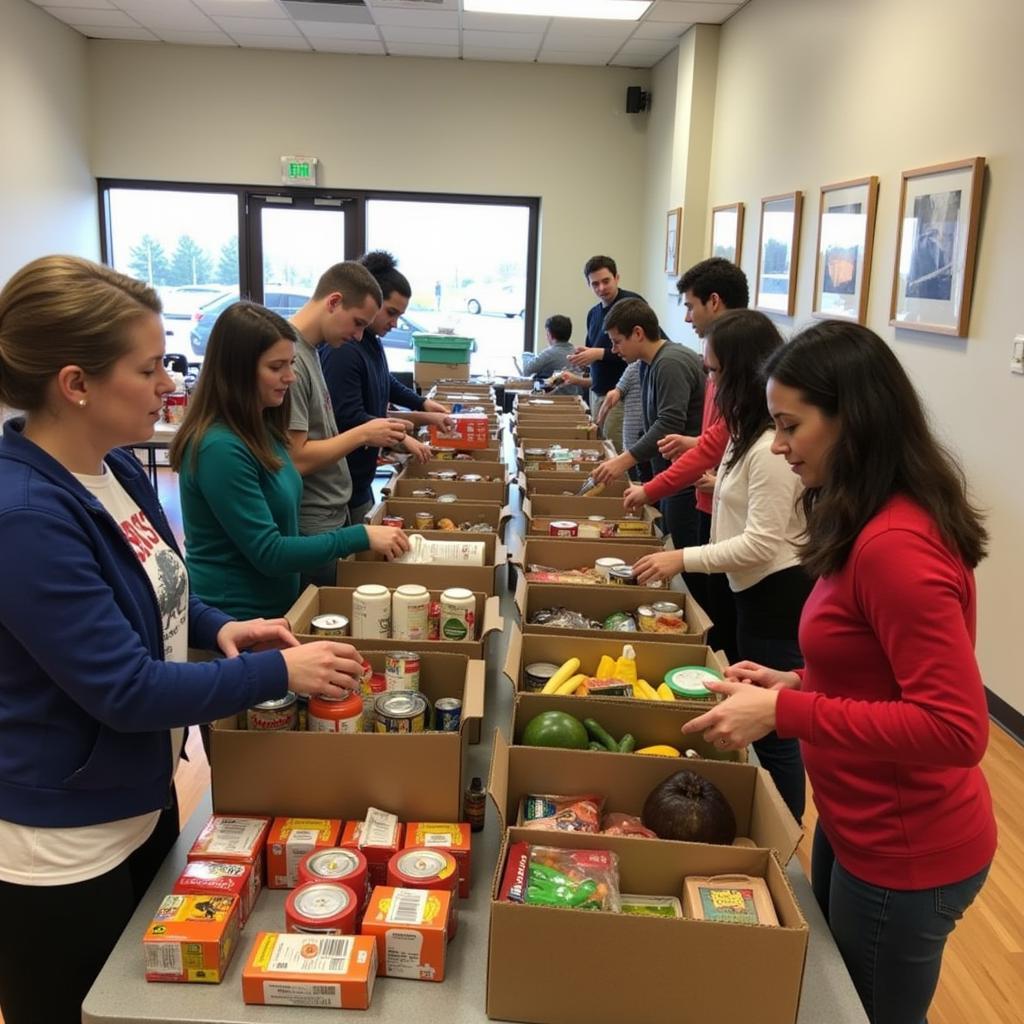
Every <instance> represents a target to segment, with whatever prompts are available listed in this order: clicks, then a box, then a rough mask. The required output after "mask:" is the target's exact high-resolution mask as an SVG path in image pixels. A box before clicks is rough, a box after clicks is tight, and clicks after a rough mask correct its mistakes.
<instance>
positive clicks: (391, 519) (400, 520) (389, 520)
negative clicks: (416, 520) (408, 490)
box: [381, 516, 405, 530]
mask: <svg viewBox="0 0 1024 1024" xmlns="http://www.w3.org/2000/svg"><path fill="white" fill-rule="evenodd" d="M381 525H382V526H397V527H398V528H399V529H400V530H401V529H403V528H404V527H405V516H385V517H384V518H383V519H382V520H381Z"/></svg>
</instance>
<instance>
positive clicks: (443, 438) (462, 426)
mask: <svg viewBox="0 0 1024 1024" xmlns="http://www.w3.org/2000/svg"><path fill="white" fill-rule="evenodd" d="M451 418H452V420H453V421H454V426H453V427H452V429H451V430H442V429H441V427H439V426H437V425H436V424H431V426H430V445H431V447H432V448H467V449H468V448H486V447H487V445H488V443H489V441H490V439H491V434H490V427H489V425H488V422H487V417H486V416H481V415H479V414H478V413H461V412H456V413H452V417H451Z"/></svg>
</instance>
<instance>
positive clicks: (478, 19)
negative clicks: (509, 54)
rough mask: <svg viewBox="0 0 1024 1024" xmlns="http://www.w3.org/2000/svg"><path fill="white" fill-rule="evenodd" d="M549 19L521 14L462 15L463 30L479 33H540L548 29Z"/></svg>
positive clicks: (468, 13)
mask: <svg viewBox="0 0 1024 1024" xmlns="http://www.w3.org/2000/svg"><path fill="white" fill-rule="evenodd" d="M550 21H551V19H550V18H537V17H530V16H529V15H521V14H477V13H475V12H474V13H470V12H466V13H465V14H463V15H462V27H463V29H467V28H468V29H475V30H479V31H481V32H529V33H533V32H540V33H543V32H544V30H545V29H546V28H547V27H548V22H550Z"/></svg>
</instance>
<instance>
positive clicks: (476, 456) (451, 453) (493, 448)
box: [426, 437, 504, 462]
mask: <svg viewBox="0 0 1024 1024" xmlns="http://www.w3.org/2000/svg"><path fill="white" fill-rule="evenodd" d="M426 445H427V447H428V448H429V449H430V452H431V457H432V459H435V460H436V459H440V460H441V461H442V462H467V461H468V460H467V459H456V458H455V452H465V453H466V454H467V455H470V456H472V458H473V461H474V462H501V456H502V452H503V450H504V449H503V442H502V440H501V438H500V437H490V438H488V439H487V443H486V444H485V445H481V446H480V447H476V446H474V447H472V448H468V447H467V448H456V447H454V446H452V445H433V444H431V442H429V441H427V442H426ZM439 453H440V454H439Z"/></svg>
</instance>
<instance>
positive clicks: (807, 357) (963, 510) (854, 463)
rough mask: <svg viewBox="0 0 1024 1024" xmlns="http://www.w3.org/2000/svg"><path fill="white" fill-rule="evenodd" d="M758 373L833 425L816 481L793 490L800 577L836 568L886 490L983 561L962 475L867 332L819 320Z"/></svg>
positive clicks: (980, 530) (888, 355)
mask: <svg viewBox="0 0 1024 1024" xmlns="http://www.w3.org/2000/svg"><path fill="white" fill-rule="evenodd" d="M764 369H765V374H766V376H767V377H769V378H771V379H772V380H775V381H777V382H778V383H779V384H783V385H785V386H786V387H790V388H794V389H796V390H797V391H799V392H800V395H801V398H802V400H803V401H804V402H806V403H808V404H810V405H813V406H816V407H817V408H819V409H820V410H821V411H822V412H823V413H824V414H825V415H826V416H827V417H829V418H830V419H834V420H836V421H837V422H838V426H839V431H838V438H837V440H836V443H835V445H834V446H833V448H832V450H831V452H830V453H829V456H828V463H827V468H826V479H825V482H824V483H823V484H821V486H820V487H809V488H807V490H805V491H804V494H803V503H804V512H805V513H806V515H807V541H806V543H805V544H804V545H803V548H802V552H801V557H802V561H803V564H804V567H805V568H806V569H807V571H808V572H810V573H811V574H812V575H814V576H827V575H829V574H831V573H835V572H838V571H839V570H840V569H842V567H843V565H844V564H845V563H846V559H847V558H848V557H849V555H850V551H851V550H852V548H853V545H854V543H855V542H856V540H857V537H858V535H859V534H860V532H861V530H862V529H863V528H864V526H865V525H866V524H867V522H868V520H870V519H871V518H872V517H873V516H874V515H876V514H877V512H878V511H879V509H880V508H881V507H882V505H884V504H885V502H886V501H888V500H889V498H891V497H892V496H893V495H895V494H903V495H906V496H907V497H908V498H910V499H911V500H912V501H914V502H916V503H917V504H918V505H920V506H921V507H922V508H923V509H924V510H925V511H926V512H927V513H928V514H929V515H930V516H931V517H932V519H933V520H934V521H935V524H936V526H937V527H938V530H939V533H940V534H941V536H942V538H943V540H944V541H945V542H946V544H947V545H949V547H950V548H951V549H953V550H954V551H956V552H958V553H959V554H960V556H961V558H963V560H964V562H965V563H966V564H967V565H968V566H970V567H971V568H974V566H976V565H977V564H978V563H979V562H980V561H981V560H982V558H984V557H985V553H986V547H987V544H988V532H987V531H986V530H985V527H984V524H983V516H982V513H981V511H980V510H979V509H978V508H977V507H976V506H975V505H974V504H973V503H972V502H971V500H970V498H969V497H968V494H967V482H966V480H965V478H964V474H963V470H962V469H961V468H960V465H959V463H958V462H957V461H956V459H955V458H954V457H953V456H952V455H951V454H950V453H949V452H948V451H947V450H946V449H945V448H944V447H943V446H942V445H941V444H940V443H939V442H938V441H937V440H936V439H935V436H934V435H933V434H932V431H931V428H930V427H929V425H928V418H927V416H926V415H925V411H924V408H923V407H922V405H921V399H920V398H919V397H918V394H917V392H916V391H915V390H914V386H913V384H911V383H910V378H909V377H907V374H906V371H905V370H904V369H903V367H902V366H901V365H900V362H899V360H898V359H897V358H896V356H895V354H894V353H893V351H892V349H890V348H889V346H888V345H886V343H885V342H884V341H882V339H881V338H880V337H878V335H877V334H875V333H874V332H872V331H869V330H868V329H867V328H866V327H861V326H860V325H859V324H851V323H846V322H844V321H839V320H826V321H823V322H822V323H820V324H815V325H814V326H812V327H808V328H807V329H806V330H804V331H801V332H800V333H799V334H798V335H797V336H796V337H795V338H794V339H793V340H792V341H791V342H790V343H789V344H788V345H785V346H784V347H783V348H781V349H779V350H778V351H777V352H776V353H775V354H774V355H773V356H771V358H769V360H768V362H767V363H766V364H765V368H764Z"/></svg>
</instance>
